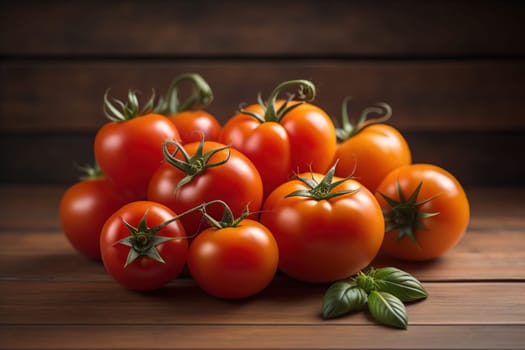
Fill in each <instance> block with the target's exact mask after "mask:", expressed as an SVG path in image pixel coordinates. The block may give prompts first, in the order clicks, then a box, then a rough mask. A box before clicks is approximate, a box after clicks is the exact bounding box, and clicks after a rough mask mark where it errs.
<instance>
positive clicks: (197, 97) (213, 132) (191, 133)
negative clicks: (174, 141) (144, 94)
mask: <svg viewBox="0 0 525 350" xmlns="http://www.w3.org/2000/svg"><path fill="white" fill-rule="evenodd" d="M186 81H187V82H190V83H191V84H192V87H193V94H192V95H191V96H190V97H188V98H187V99H186V100H185V101H184V102H180V99H179V87H180V85H181V83H184V82H186ZM212 101H213V91H212V90H211V88H210V86H209V85H208V83H207V82H206V80H204V79H203V78H202V76H200V75H199V74H196V73H185V74H181V75H179V76H177V77H176V78H175V79H174V80H173V82H172V83H171V85H170V87H169V89H168V92H167V93H166V96H164V97H162V98H161V99H160V101H159V104H158V106H157V108H156V109H155V111H156V112H157V113H160V114H163V115H166V116H169V118H170V120H171V121H172V122H173V124H175V126H176V127H177V130H178V131H179V134H180V137H181V139H182V143H190V142H197V141H200V140H201V139H202V138H204V139H205V140H207V141H219V137H220V133H221V125H220V124H219V122H218V121H217V119H216V118H215V117H214V116H213V115H211V114H210V113H208V112H206V111H205V110H204V109H203V108H205V107H207V106H208V105H209V104H210V103H211V102H212Z"/></svg>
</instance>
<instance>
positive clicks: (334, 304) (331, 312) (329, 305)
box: [321, 281, 367, 318]
mask: <svg viewBox="0 0 525 350" xmlns="http://www.w3.org/2000/svg"><path fill="white" fill-rule="evenodd" d="M366 300H367V294H366V291H365V290H363V289H362V288H360V287H359V286H358V285H357V284H356V283H355V282H354V281H339V282H335V283H334V284H332V285H331V286H330V287H329V288H328V290H327V291H326V293H325V295H324V299H323V306H322V310H321V314H322V316H323V318H333V317H338V316H341V315H344V314H346V313H349V312H352V311H359V310H361V309H362V308H363V307H364V306H365V305H366Z"/></svg>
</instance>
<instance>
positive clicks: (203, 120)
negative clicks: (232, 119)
mask: <svg viewBox="0 0 525 350" xmlns="http://www.w3.org/2000/svg"><path fill="white" fill-rule="evenodd" d="M169 119H170V120H171V121H172V122H173V124H174V125H175V127H176V128H177V130H178V132H179V134H180V137H181V140H182V143H183V144H186V143H191V142H198V141H200V140H202V138H204V139H205V140H206V141H219V138H220V134H221V125H220V124H219V122H218V121H217V119H215V117H214V116H212V115H211V114H210V113H208V112H206V111H203V110H187V111H183V112H179V113H177V114H174V115H172V116H170V117H169Z"/></svg>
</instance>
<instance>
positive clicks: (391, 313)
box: [368, 290, 408, 329]
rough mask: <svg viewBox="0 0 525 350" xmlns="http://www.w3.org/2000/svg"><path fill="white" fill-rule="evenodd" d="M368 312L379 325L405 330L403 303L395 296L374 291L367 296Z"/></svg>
mask: <svg viewBox="0 0 525 350" xmlns="http://www.w3.org/2000/svg"><path fill="white" fill-rule="evenodd" d="M368 310H369V311H370V314H372V316H373V317H374V319H375V320H376V321H378V322H379V323H382V324H385V325H388V326H391V327H396V328H402V329H406V328H407V326H408V315H407V311H406V309H405V305H403V302H402V301H401V300H399V299H398V298H397V297H396V296H394V295H392V294H390V293H387V292H380V291H377V290H374V291H372V292H370V294H369V295H368Z"/></svg>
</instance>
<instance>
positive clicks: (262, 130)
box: [221, 80, 336, 196]
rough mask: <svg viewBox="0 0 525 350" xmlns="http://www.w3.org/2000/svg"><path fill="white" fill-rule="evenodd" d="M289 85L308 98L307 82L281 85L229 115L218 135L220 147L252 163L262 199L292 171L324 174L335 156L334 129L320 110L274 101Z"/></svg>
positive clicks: (310, 86)
mask: <svg viewBox="0 0 525 350" xmlns="http://www.w3.org/2000/svg"><path fill="white" fill-rule="evenodd" d="M291 85H299V86H300V87H301V88H302V89H303V90H300V91H302V92H303V93H306V97H305V98H308V99H309V100H312V99H313V98H314V96H315V87H314V85H313V84H312V83H311V82H309V81H305V80H299V81H289V82H284V83H282V84H280V85H279V86H278V87H276V88H275V90H274V91H273V92H272V95H271V97H270V98H269V99H268V102H267V103H266V104H261V103H262V101H261V103H260V104H254V105H250V106H248V107H246V108H244V109H243V111H242V112H241V113H239V114H237V115H235V116H233V117H232V118H231V119H230V120H229V121H228V122H227V123H226V124H225V125H224V128H223V130H222V134H221V141H222V143H224V144H231V145H232V146H233V147H234V148H236V149H238V150H240V151H241V152H242V153H244V154H245V155H246V156H247V157H248V158H249V159H250V160H251V161H252V162H253V163H254V164H255V167H256V168H257V169H258V170H259V173H260V174H261V178H262V180H263V184H264V185H263V187H264V193H265V196H266V195H268V194H269V193H270V192H271V191H272V190H273V189H274V188H275V187H277V186H278V185H280V184H282V183H283V182H285V181H287V180H288V179H289V178H290V177H291V176H292V175H293V174H295V173H299V172H304V171H308V170H313V171H316V172H325V171H326V170H327V169H328V168H329V167H330V165H332V162H333V156H334V155H335V150H336V135H335V128H334V125H333V122H332V120H331V119H330V117H329V116H328V115H327V114H326V113H325V112H324V111H323V110H322V109H320V108H319V107H317V106H314V105H312V104H309V103H305V102H298V101H277V100H276V98H277V95H278V94H279V93H280V91H281V90H282V89H283V88H286V87H288V86H291ZM297 104H299V105H298V106H297V107H295V108H293V109H289V110H288V109H287V107H291V106H295V105H297ZM283 105H285V107H283Z"/></svg>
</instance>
